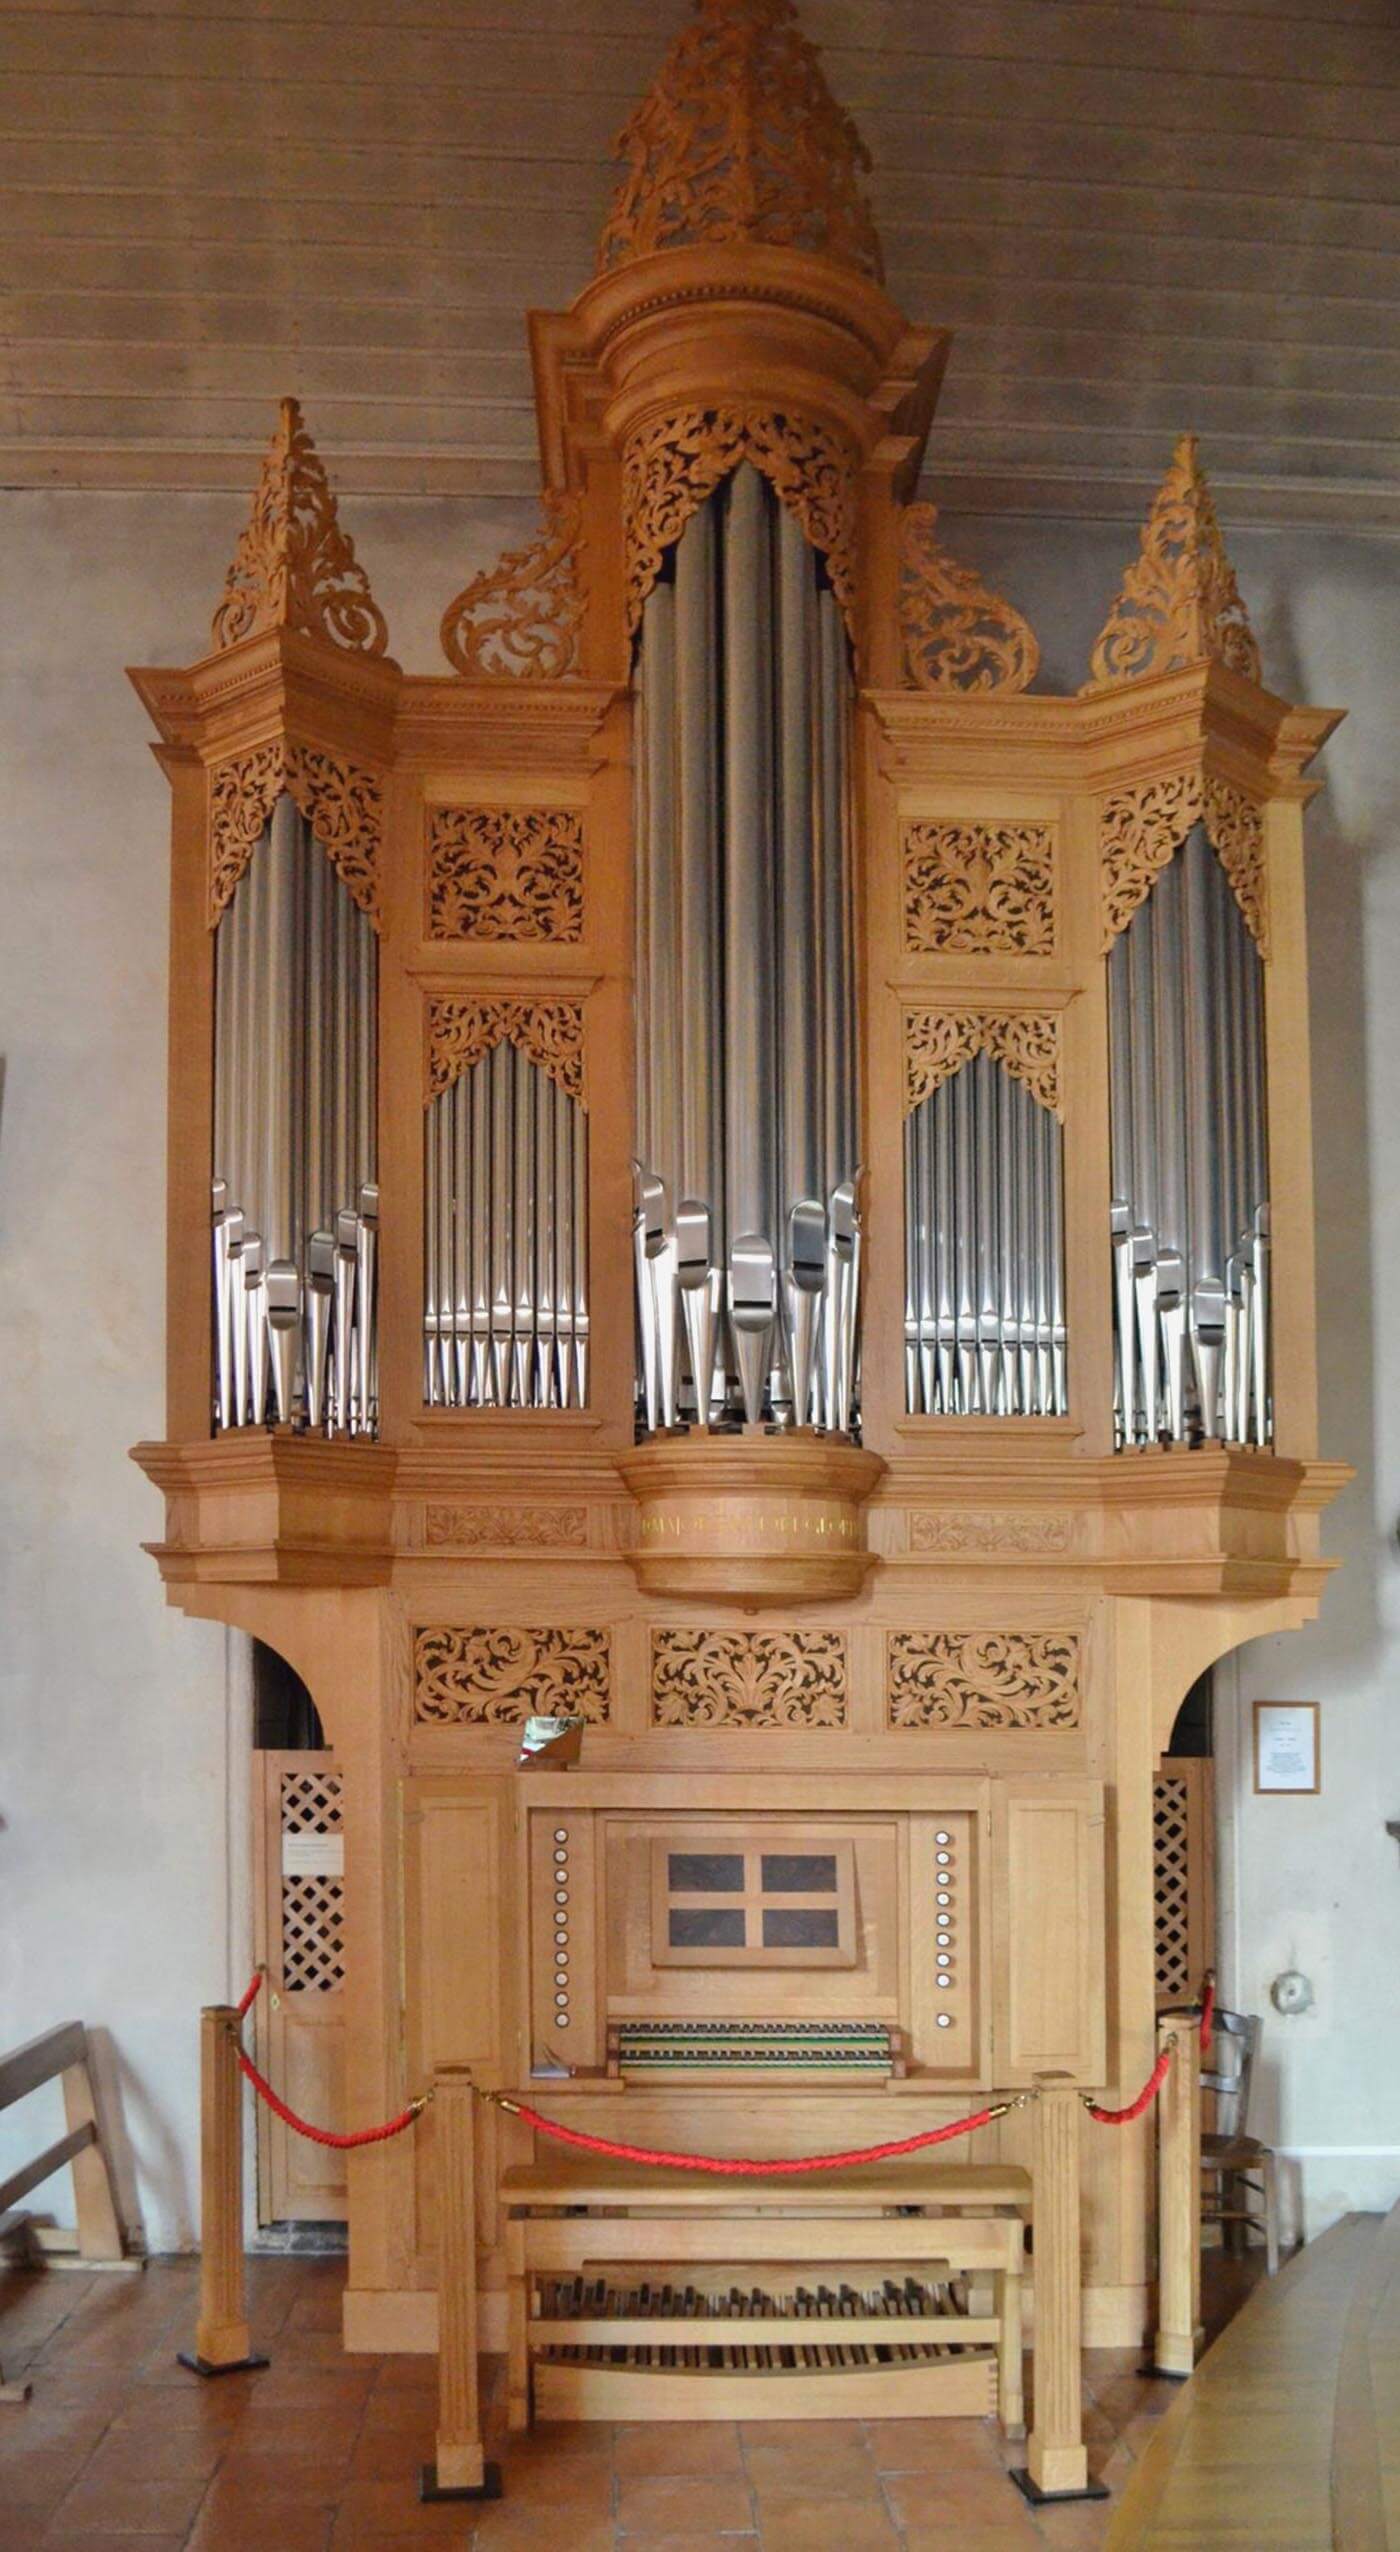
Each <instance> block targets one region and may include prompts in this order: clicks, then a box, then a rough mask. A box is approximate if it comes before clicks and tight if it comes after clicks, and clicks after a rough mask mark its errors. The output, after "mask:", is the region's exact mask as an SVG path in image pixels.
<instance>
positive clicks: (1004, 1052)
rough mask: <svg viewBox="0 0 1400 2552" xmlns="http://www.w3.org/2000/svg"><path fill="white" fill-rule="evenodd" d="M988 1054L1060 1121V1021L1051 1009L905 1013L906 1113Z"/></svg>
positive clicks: (916, 1011) (918, 1011)
mask: <svg viewBox="0 0 1400 2552" xmlns="http://www.w3.org/2000/svg"><path fill="white" fill-rule="evenodd" d="M979 1054H989V1055H990V1056H991V1057H992V1059H993V1061H994V1062H996V1063H1000V1064H1004V1065H1005V1067H1006V1070H1007V1071H1008V1072H1009V1073H1011V1074H1012V1075H1013V1076H1014V1078H1015V1079H1016V1080H1017V1081H1021V1082H1024V1084H1025V1086H1026V1088H1027V1089H1028V1090H1029V1092H1030V1094H1031V1097H1032V1098H1033V1099H1038V1100H1039V1101H1040V1104H1041V1106H1042V1107H1043V1108H1049V1109H1050V1110H1051V1112H1052V1114H1053V1115H1055V1116H1061V1115H1062V1114H1063V1109H1062V1106H1061V1102H1060V1021H1059V1015H1058V1013H1057V1012H1055V1011H1053V1010H1047V1011H1040V1010H1035V1011H1032V1010H908V1011H906V1012H905V1014H904V1113H905V1115H906V1116H909V1115H911V1114H912V1112H913V1110H914V1109H915V1108H917V1107H921V1106H922V1105H923V1102H924V1100H925V1099H926V1098H927V1097H928V1096H929V1093H930V1092H931V1091H933V1090H936V1089H938V1088H939V1086H940V1084H941V1083H943V1082H944V1081H947V1080H950V1079H951V1077H952V1075H953V1074H954V1073H955V1072H960V1071H961V1070H962V1067H963V1065H964V1064H965V1063H970V1062H971V1061H972V1058H973V1056H974V1055H979Z"/></svg>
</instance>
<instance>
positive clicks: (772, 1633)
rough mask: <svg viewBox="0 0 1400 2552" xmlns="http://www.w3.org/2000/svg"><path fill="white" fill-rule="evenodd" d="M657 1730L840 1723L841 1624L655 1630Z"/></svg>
mask: <svg viewBox="0 0 1400 2552" xmlns="http://www.w3.org/2000/svg"><path fill="white" fill-rule="evenodd" d="M651 1716H652V1724H653V1726H654V1727H657V1728H841V1727H844V1725H845V1721H846V1643H845V1640H844V1639H843V1638H842V1635H841V1633H840V1631H837V1630H654V1631H653V1632H652V1635H651Z"/></svg>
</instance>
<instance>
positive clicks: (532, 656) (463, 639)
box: [442, 488, 583, 682]
mask: <svg viewBox="0 0 1400 2552" xmlns="http://www.w3.org/2000/svg"><path fill="white" fill-rule="evenodd" d="M542 504H543V508H544V517H545V528H544V530H543V531H542V532H541V534H540V536H539V538H538V540H535V541H531V542H529V543H528V544H527V546H526V547H525V548H524V549H508V550H507V551H506V552H505V554H504V556H503V557H502V558H500V559H499V560H498V561H497V563H496V565H495V566H494V567H484V568H483V569H482V571H481V573H480V575H479V576H473V577H472V579H471V582H470V583H469V584H466V585H464V586H463V587H462V590H461V592H460V594H457V595H455V596H454V597H453V599H452V601H451V602H450V603H449V604H448V606H447V609H446V611H445V612H444V613H443V616H442V647H443V653H444V655H445V656H446V658H447V661H448V663H449V664H450V665H453V666H455V667H456V670H457V672H458V673H463V674H465V675H466V676H467V677H468V680H469V681H472V682H481V681H488V680H493V679H494V678H496V677H497V676H499V675H507V676H509V675H515V676H518V677H523V678H524V679H525V680H527V681H529V680H533V681H536V682H557V681H559V680H560V678H561V677H562V676H563V675H565V674H574V673H577V672H578V667H579V633H580V630H581V627H582V623H583V588H582V586H581V584H580V582H579V574H578V563H579V548H580V537H579V535H580V521H581V508H580V505H579V500H578V498H577V497H576V496H563V495H560V494H559V493H558V491H557V490H555V489H552V488H547V489H546V490H545V493H544V496H543V499H542Z"/></svg>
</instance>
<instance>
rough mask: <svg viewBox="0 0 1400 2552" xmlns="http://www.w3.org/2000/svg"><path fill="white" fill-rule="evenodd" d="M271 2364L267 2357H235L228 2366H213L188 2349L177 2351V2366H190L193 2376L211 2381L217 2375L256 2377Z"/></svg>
mask: <svg viewBox="0 0 1400 2552" xmlns="http://www.w3.org/2000/svg"><path fill="white" fill-rule="evenodd" d="M270 2362H271V2360H270V2359H268V2358H266V2357H235V2358H234V2359H233V2361H232V2363H231V2364H230V2365H228V2366H211V2365H210V2363H209V2360H208V2358H207V2357H195V2356H193V2355H192V2354H191V2352H190V2350H189V2349H188V2348H181V2349H177V2351H176V2355H175V2363H176V2365H177V2366H188V2368H189V2370H190V2373H191V2374H192V2375H204V2376H206V2377H208V2378H210V2379H211V2380H212V2378H213V2377H214V2376H215V2375H256V2374H257V2372H258V2370H259V2368H260V2367H262V2366H266V2365H268V2364H270Z"/></svg>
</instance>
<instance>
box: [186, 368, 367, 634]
mask: <svg viewBox="0 0 1400 2552" xmlns="http://www.w3.org/2000/svg"><path fill="white" fill-rule="evenodd" d="M260 629H300V630H303V631H305V632H306V633H307V634H308V635H309V636H310V637H313V638H328V639H329V640H330V642H331V644H332V645H333V646H336V647H345V648H348V649H353V650H355V651H357V652H358V653H359V654H361V655H366V656H382V655H383V653H384V650H385V648H386V647H387V645H388V643H389V635H388V631H387V629H386V628H385V625H384V615H383V613H382V612H381V610H380V609H379V606H378V604H377V603H376V602H375V600H374V598H373V596H372V594H371V593H370V589H369V578H368V577H367V576H366V574H365V571H364V569H363V567H361V566H360V564H359V562H358V560H357V559H356V556H355V546H354V543H353V541H352V540H351V539H350V536H349V534H348V533H347V532H343V531H342V530H341V528H340V524H339V521H338V519H337V516H336V510H335V498H334V496H333V495H332V494H331V486H330V481H329V479H328V478H327V476H326V472H325V467H324V465H323V463H322V461H321V458H320V455H319V454H318V452H317V450H316V447H315V445H314V444H313V442H312V440H311V437H310V435H309V434H308V432H307V430H306V425H305V422H304V420H303V417H302V413H301V409H300V407H299V405H298V403H297V401H296V400H295V399H284V400H283V401H282V403H281V407H280V410H279V413H278V420H277V431H276V433H275V434H274V436H273V438H272V442H271V444H270V446H269V449H268V454H267V458H266V460H265V461H264V463H263V471H262V477H261V478H260V480H259V481H258V488H257V493H256V495H255V496H254V498H253V510H252V513H251V515H250V517H249V519H248V522H247V524H246V525H245V527H244V530H243V532H242V534H241V536H240V539H239V543H238V547H237V549H236V550H235V551H234V554H233V564H232V566H231V567H230V569H229V571H228V577H227V581H226V583H225V585H224V591H223V597H222V599H221V601H220V604H219V608H218V610H217V611H216V612H215V614H214V644H215V646H216V647H232V646H233V645H234V644H235V642H236V641H237V640H238V639H240V638H251V637H252V636H253V635H254V634H255V633H256V632H257V631H258V630H260Z"/></svg>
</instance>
